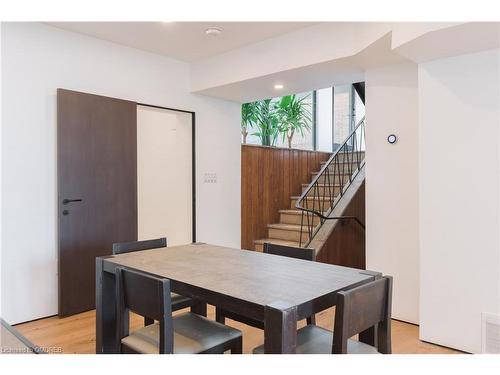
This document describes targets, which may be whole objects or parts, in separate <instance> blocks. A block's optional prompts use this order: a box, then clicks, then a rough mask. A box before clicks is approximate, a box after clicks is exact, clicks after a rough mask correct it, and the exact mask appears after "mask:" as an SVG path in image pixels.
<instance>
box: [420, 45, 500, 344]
mask: <svg viewBox="0 0 500 375" xmlns="http://www.w3.org/2000/svg"><path fill="white" fill-rule="evenodd" d="M499 68H500V64H499V54H498V50H491V51H486V52H481V53H476V54H470V55H462V56H458V57H453V58H447V59H441V60H435V61H432V62H428V63H424V64H421V65H419V101H420V239H421V242H420V244H421V248H420V264H421V273H420V299H421V305H420V316H421V325H420V338H421V339H422V340H426V341H430V342H434V343H437V344H441V345H445V346H450V347H453V348H457V349H461V350H464V351H467V352H479V351H480V350H481V313H482V312H489V313H497V314H498V313H499V312H500V311H499V310H500V309H499V302H500V301H499V281H500V280H499V273H500V268H499V236H498V232H499V224H500V223H499V146H500V145H499V143H500V140H499V131H498V129H499V125H500V113H499V108H500V107H499V90H500V89H499V88H500V85H499Z"/></svg>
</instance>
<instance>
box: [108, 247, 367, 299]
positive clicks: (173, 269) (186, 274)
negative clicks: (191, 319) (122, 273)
mask: <svg viewBox="0 0 500 375" xmlns="http://www.w3.org/2000/svg"><path fill="white" fill-rule="evenodd" d="M104 262H111V263H114V264H116V265H122V266H125V267H129V268H133V269H136V270H139V271H144V272H148V273H151V274H154V275H157V276H159V277H165V278H168V279H170V280H175V281H178V282H182V283H185V284H189V285H193V286H196V287H200V288H204V289H207V290H210V291H213V292H216V293H220V294H224V295H226V296H230V297H233V298H238V299H240V300H244V301H248V302H251V303H254V304H257V305H260V306H266V305H269V304H271V303H273V302H277V301H285V302H287V303H289V304H292V305H295V306H299V305H301V304H303V303H307V302H309V301H311V300H314V299H315V298H318V297H321V296H324V295H327V294H331V293H332V292H337V291H340V290H342V289H347V288H350V287H353V286H356V285H359V284H363V283H365V282H367V281H369V280H371V279H372V276H370V275H367V274H363V273H361V272H363V271H362V270H359V269H354V268H347V267H341V266H334V265H330V264H324V263H318V262H311V261H305V260H299V259H293V258H287V257H283V256H277V255H271V254H264V253H260V252H254V251H247V250H240V249H231V248H227V247H221V246H214V245H208V244H190V245H183V246H174V247H167V248H159V249H152V250H144V251H138V252H133V253H127V254H120V255H116V256H112V257H109V258H106V259H104Z"/></svg>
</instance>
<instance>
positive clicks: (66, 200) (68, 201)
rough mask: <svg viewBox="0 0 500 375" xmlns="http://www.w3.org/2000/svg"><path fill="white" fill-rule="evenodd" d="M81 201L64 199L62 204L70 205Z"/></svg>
mask: <svg viewBox="0 0 500 375" xmlns="http://www.w3.org/2000/svg"><path fill="white" fill-rule="evenodd" d="M81 201H82V200H81V199H63V201H62V204H68V203H71V202H81Z"/></svg>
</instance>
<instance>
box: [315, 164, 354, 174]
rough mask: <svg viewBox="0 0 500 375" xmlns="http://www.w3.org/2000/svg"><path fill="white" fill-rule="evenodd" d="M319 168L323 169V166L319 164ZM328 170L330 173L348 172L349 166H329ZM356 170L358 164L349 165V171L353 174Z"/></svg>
mask: <svg viewBox="0 0 500 375" xmlns="http://www.w3.org/2000/svg"><path fill="white" fill-rule="evenodd" d="M321 168H323V164H321ZM328 169H329V170H330V173H334V172H338V171H339V170H340V171H341V172H342V171H344V172H349V164H340V165H336V164H331V165H330V166H329V167H328ZM356 169H358V164H357V163H352V164H351V171H352V172H354V171H355V170H356Z"/></svg>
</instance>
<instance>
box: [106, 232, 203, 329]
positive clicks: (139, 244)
mask: <svg viewBox="0 0 500 375" xmlns="http://www.w3.org/2000/svg"><path fill="white" fill-rule="evenodd" d="M161 247H167V238H166V237H162V238H157V239H153V240H144V241H133V242H116V243H114V244H113V255H118V254H125V253H131V252H134V251H141V250H149V249H157V248H161ZM171 300H172V311H177V310H182V309H185V308H187V307H191V308H194V310H195V311H197V312H199V313H201V314H202V315H205V316H206V315H207V314H206V305H205V304H204V303H201V302H200V301H196V300H194V299H192V298H189V297H185V296H181V295H180V294H176V293H172V295H171ZM203 310H205V311H203ZM153 323H154V319H151V318H150V317H147V316H145V317H144V325H145V326H147V325H150V324H153Z"/></svg>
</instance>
